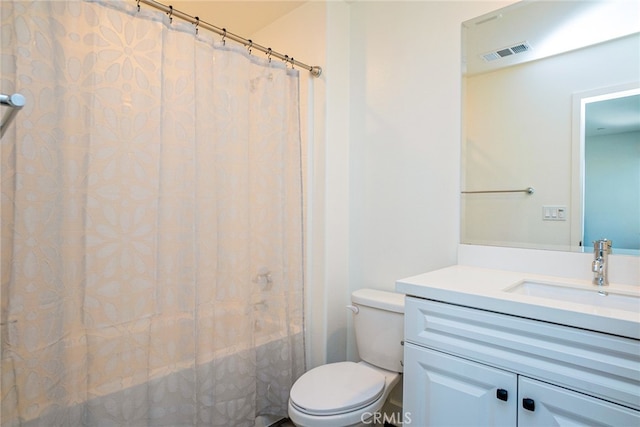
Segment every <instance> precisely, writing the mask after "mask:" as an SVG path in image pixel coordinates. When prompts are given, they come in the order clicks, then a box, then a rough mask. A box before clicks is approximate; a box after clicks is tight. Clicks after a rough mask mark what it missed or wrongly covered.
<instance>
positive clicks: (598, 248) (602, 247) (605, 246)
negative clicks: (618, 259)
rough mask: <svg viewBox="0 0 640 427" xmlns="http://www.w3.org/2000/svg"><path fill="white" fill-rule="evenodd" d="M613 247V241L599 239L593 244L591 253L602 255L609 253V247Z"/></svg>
mask: <svg viewBox="0 0 640 427" xmlns="http://www.w3.org/2000/svg"><path fill="white" fill-rule="evenodd" d="M612 245H613V241H611V240H608V239H600V240H596V241H594V242H593V251H594V252H595V253H596V254H602V253H605V252H606V253H608V254H610V253H611V246H612Z"/></svg>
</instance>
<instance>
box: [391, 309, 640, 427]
mask: <svg viewBox="0 0 640 427" xmlns="http://www.w3.org/2000/svg"><path fill="white" fill-rule="evenodd" d="M404 356H405V360H404V406H403V411H404V412H405V413H408V414H410V416H411V420H412V425H418V426H447V425H449V426H480V425H481V426H550V425H572V426H575V425H585V426H587V425H590V426H591V425H611V426H637V425H640V343H639V342H638V341H637V340H635V339H630V338H624V337H618V336H611V335H607V334H602V333H598V332H593V331H588V330H583V329H578V328H574V327H567V326H563V325H557V324H551V323H547V322H544V321H539V320H533V319H526V318H520V317H517V316H512V315H505V314H500V313H495V312H489V311H484V310H479V309H474V308H470V307H463V306H458V305H453V304H447V303H443V302H438V301H432V300H428V299H421V298H414V297H407V299H406V304H405V355H404Z"/></svg>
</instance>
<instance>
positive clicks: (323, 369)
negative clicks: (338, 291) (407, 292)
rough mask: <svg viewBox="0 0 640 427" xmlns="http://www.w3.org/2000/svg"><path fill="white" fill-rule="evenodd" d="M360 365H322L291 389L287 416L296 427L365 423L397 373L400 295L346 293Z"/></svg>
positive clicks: (399, 365)
mask: <svg viewBox="0 0 640 427" xmlns="http://www.w3.org/2000/svg"><path fill="white" fill-rule="evenodd" d="M351 303H352V305H350V306H347V308H349V309H350V310H351V311H353V326H354V330H355V337H356V345H357V346H358V353H359V354H360V358H361V359H362V360H361V361H360V362H358V363H355V362H337V363H330V364H327V365H322V366H319V367H317V368H314V369H311V370H310V371H308V372H306V373H305V374H303V375H302V376H301V377H300V378H298V380H297V381H296V382H295V384H293V387H291V392H290V394H289V418H290V419H291V421H292V422H293V423H294V424H295V425H296V426H299V427H324V426H330V427H347V426H365V425H371V418H372V417H374V414H376V412H377V411H379V410H380V409H381V408H382V406H383V405H384V403H385V401H386V400H387V397H388V396H389V393H390V392H391V390H392V389H393V387H394V386H395V385H396V384H397V383H398V382H399V381H400V376H401V373H402V354H403V347H402V340H403V337H404V329H403V328H404V295H403V294H398V293H393V292H385V291H379V290H375V289H360V290H357V291H355V292H353V293H352V294H351Z"/></svg>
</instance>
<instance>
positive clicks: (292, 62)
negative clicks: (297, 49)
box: [291, 56, 296, 70]
mask: <svg viewBox="0 0 640 427" xmlns="http://www.w3.org/2000/svg"><path fill="white" fill-rule="evenodd" d="M295 67H296V63H295V61H294V60H293V56H292V57H291V69H292V70H295Z"/></svg>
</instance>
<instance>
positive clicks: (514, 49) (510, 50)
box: [481, 42, 531, 62]
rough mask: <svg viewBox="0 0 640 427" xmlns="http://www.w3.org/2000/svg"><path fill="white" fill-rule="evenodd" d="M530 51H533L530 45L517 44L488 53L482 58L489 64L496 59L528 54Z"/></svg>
mask: <svg viewBox="0 0 640 427" xmlns="http://www.w3.org/2000/svg"><path fill="white" fill-rule="evenodd" d="M530 50H531V46H530V45H529V43H527V42H522V43H518V44H515V45H513V46H509V47H505V48H502V49H498V50H494V51H491V52H487V53H485V54H483V55H481V56H482V59H484V60H485V61H487V62H490V61H495V60H496V59H500V58H505V57H507V56H511V55H517V54H518V53H522V52H528V51H530Z"/></svg>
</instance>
